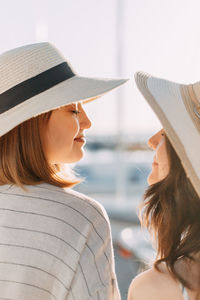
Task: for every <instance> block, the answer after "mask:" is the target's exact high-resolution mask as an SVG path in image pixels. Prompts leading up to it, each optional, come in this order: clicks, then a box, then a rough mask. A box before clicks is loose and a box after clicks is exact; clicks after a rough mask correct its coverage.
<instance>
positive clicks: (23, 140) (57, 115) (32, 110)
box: [0, 43, 126, 300]
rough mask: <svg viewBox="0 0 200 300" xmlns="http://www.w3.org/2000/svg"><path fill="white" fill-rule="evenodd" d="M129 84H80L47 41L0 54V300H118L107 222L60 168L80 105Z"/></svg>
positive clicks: (82, 125)
mask: <svg viewBox="0 0 200 300" xmlns="http://www.w3.org/2000/svg"><path fill="white" fill-rule="evenodd" d="M125 81H126V80H123V79H97V78H87V77H82V76H78V75H77V74H75V72H74V71H73V70H72V69H71V67H70V66H69V64H68V63H67V62H66V60H65V58H64V57H63V56H62V55H61V53H60V52H59V51H58V50H57V49H56V48H55V47H54V46H52V45H51V44H49V43H38V44H33V45H26V46H23V47H20V48H17V49H13V50H10V51H8V52H6V53H3V54H2V55H0V299H12V300H50V299H51V300H53V299H54V300H75V299H76V300H78V299H80V300H84V299H85V300H86V299H87V300H88V299H91V300H95V299H96V300H99V299H101V300H102V299H103V300H109V299H110V300H118V299H120V296H119V291H118V287H117V282H116V276H115V271H114V262H113V249H112V244H111V235H110V224H109V221H108V217H107V214H106V212H105V210H104V209H103V207H102V206H101V205H100V204H98V203H97V202H95V201H94V200H93V199H90V198H88V197H87V196H85V195H83V194H80V193H78V192H75V191H73V190H72V189H70V188H71V187H73V186H74V185H75V184H77V183H79V182H80V179H78V178H76V177H75V176H74V175H73V174H72V172H71V171H70V170H69V169H66V165H65V166H64V164H69V163H72V162H73V163H74V162H77V161H79V160H80V159H81V158H82V156H83V154H84V152H83V146H84V144H85V142H86V138H85V130H87V129H89V128H90V126H91V122H90V120H89V119H88V117H87V115H86V112H85V110H84V107H83V104H84V103H86V102H87V101H91V100H94V98H97V97H99V96H100V95H102V94H104V93H105V92H107V91H109V90H112V89H113V88H115V87H117V86H119V85H121V84H123V83H124V82H125Z"/></svg>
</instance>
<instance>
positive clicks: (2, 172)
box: [0, 112, 81, 188]
mask: <svg viewBox="0 0 200 300" xmlns="http://www.w3.org/2000/svg"><path fill="white" fill-rule="evenodd" d="M50 116H51V112H47V113H44V114H41V115H39V116H37V117H35V118H32V119H30V120H27V121H25V122H23V123H22V124H20V125H18V126H17V127H15V128H14V129H12V130H11V131H9V132H8V133H7V134H5V135H3V136H2V137H0V185H4V184H16V185H18V186H20V187H22V188H23V186H24V185H36V184H41V183H44V182H46V183H49V184H52V185H56V186H59V187H72V186H74V185H76V184H78V183H79V182H80V181H81V180H78V179H77V178H76V177H75V176H74V174H73V172H72V170H71V171H68V172H67V173H64V172H63V165H58V164H56V165H50V164H49V163H48V161H47V159H46V157H45V153H44V150H43V146H42V135H43V134H44V133H43V129H44V128H45V125H46V124H47V123H48V120H49V118H50ZM44 131H45V130H44Z"/></svg>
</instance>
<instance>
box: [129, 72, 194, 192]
mask: <svg viewBox="0 0 200 300" xmlns="http://www.w3.org/2000/svg"><path fill="white" fill-rule="evenodd" d="M135 80H136V84H137V86H138V88H139V90H140V91H141V93H142V94H143V96H144V98H145V99H146V100H147V102H148V103H149V105H150V106H151V108H152V109H153V111H154V112H155V113H156V115H157V117H158V118H159V120H160V122H161V123H162V125H163V128H164V130H165V132H166V134H167V137H168V138H169V140H170V142H171V143H172V145H173V147H174V149H175V151H176V153H177V154H178V156H179V158H180V160H181V163H182V165H183V167H184V169H185V172H186V174H187V176H188V178H189V179H190V181H191V183H192V185H193V187H194V188H195V190H196V192H197V193H198V195H199V197H200V82H196V83H194V84H180V83H175V82H171V81H168V80H165V79H161V78H157V77H154V76H151V75H149V74H146V73H143V72H137V73H136V74H135Z"/></svg>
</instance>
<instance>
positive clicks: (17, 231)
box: [0, 184, 120, 300]
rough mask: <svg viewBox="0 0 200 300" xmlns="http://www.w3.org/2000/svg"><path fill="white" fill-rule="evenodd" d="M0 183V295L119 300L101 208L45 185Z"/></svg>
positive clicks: (15, 299)
mask: <svg viewBox="0 0 200 300" xmlns="http://www.w3.org/2000/svg"><path fill="white" fill-rule="evenodd" d="M25 188H26V189H27V191H23V190H22V189H21V188H19V187H17V186H14V185H12V186H11V185H4V186H0V299H1V300H3V299H5V300H89V299H92V300H119V299H120V296H119V291H118V286H117V281H116V276H115V271H114V261H113V248H112V243H111V233H110V223H109V220H108V217H107V214H106V212H105V210H104V209H103V207H102V206H101V205H100V204H98V203H97V202H96V201H94V200H93V199H90V198H88V197H86V196H85V195H83V194H80V193H78V192H75V191H73V190H71V189H62V188H59V187H55V186H53V185H49V184H41V185H35V186H25Z"/></svg>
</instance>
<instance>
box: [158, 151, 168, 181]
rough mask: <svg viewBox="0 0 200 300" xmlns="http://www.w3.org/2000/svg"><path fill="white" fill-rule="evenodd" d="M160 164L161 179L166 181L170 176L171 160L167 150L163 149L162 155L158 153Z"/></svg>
mask: <svg viewBox="0 0 200 300" xmlns="http://www.w3.org/2000/svg"><path fill="white" fill-rule="evenodd" d="M158 162H159V166H158V168H159V176H160V179H164V178H165V177H166V176H167V175H168V174H169V160H168V156H167V151H166V149H165V148H164V149H162V151H161V152H160V153H158Z"/></svg>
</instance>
